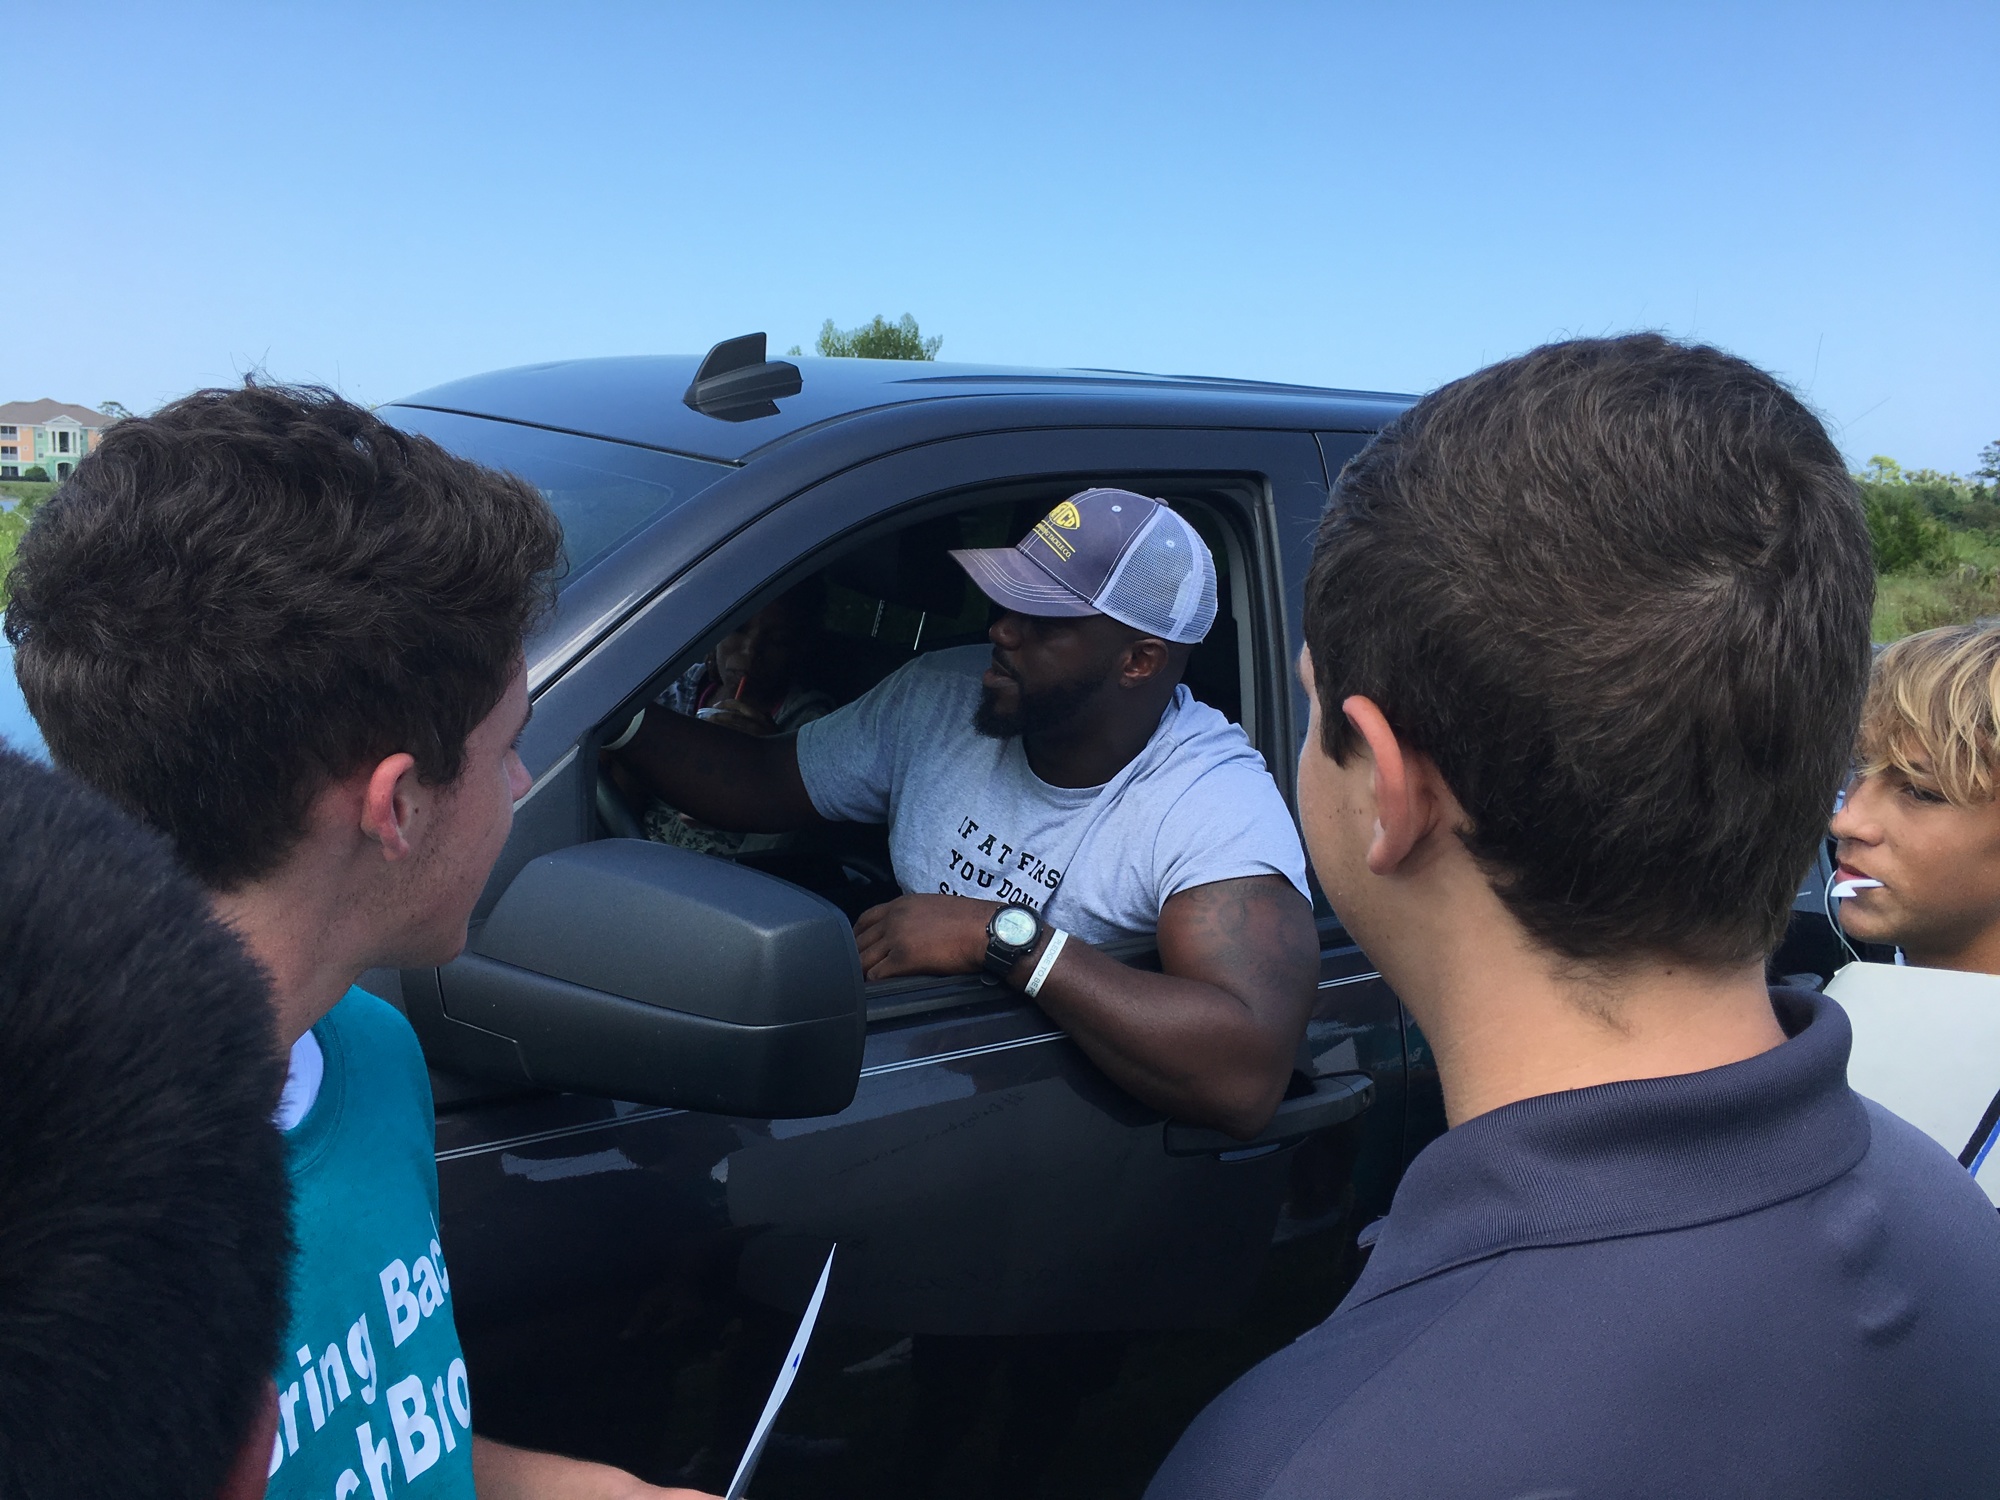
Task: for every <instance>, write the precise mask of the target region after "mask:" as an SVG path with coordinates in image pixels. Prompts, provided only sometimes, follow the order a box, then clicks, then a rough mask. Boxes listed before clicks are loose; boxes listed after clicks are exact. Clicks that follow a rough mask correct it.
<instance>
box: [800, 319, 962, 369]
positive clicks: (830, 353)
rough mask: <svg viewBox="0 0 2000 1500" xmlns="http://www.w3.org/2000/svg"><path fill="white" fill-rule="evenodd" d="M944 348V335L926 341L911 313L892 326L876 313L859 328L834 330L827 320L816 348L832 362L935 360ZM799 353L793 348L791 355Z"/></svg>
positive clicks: (823, 324)
mask: <svg viewBox="0 0 2000 1500" xmlns="http://www.w3.org/2000/svg"><path fill="white" fill-rule="evenodd" d="M943 347H944V336H943V335H942V334H940V335H938V336H936V337H934V338H925V337H924V336H923V334H921V333H920V332H918V331H917V320H916V319H915V318H913V317H911V316H910V315H909V314H908V313H904V314H903V316H902V317H900V318H898V319H897V320H896V321H895V322H893V323H891V322H890V321H889V320H888V319H886V318H884V317H883V316H882V315H881V314H880V313H877V314H875V316H874V317H872V318H870V319H869V320H868V321H867V322H866V323H863V324H862V325H861V326H860V327H859V328H835V327H834V326H833V319H831V318H828V319H827V320H826V322H824V323H822V324H821V325H820V330H819V342H818V343H817V344H816V345H815V348H817V350H818V351H819V353H820V354H821V355H823V356H825V357H827V358H829V359H936V358H937V352H938V350H939V349H941V348H943ZM798 352H799V350H798V347H797V345H794V346H793V347H792V353H794V354H797V353H798Z"/></svg>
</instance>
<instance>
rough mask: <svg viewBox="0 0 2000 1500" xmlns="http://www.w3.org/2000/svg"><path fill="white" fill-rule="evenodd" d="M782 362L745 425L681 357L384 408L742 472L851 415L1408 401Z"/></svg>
mask: <svg viewBox="0 0 2000 1500" xmlns="http://www.w3.org/2000/svg"><path fill="white" fill-rule="evenodd" d="M791 362H792V363H794V364H796V365H797V366H798V367H799V370H800V372H801V375H802V377H803V379H802V385H801V389H800V391H799V393H798V394H797V395H796V396H788V397H784V398H782V399H781V400H780V401H779V402H778V411H777V414H776V415H774V416H764V417H754V418H751V419H750V420H748V421H734V422H732V421H725V420H722V419H720V418H717V417H711V416H704V415H703V414H702V413H700V412H697V411H694V410H693V409H691V408H690V407H688V406H687V405H686V404H685V403H684V402H683V400H682V397H683V395H684V394H685V393H686V391H687V388H688V385H689V383H690V382H691V381H692V380H693V379H694V374H695V370H696V368H697V367H698V366H699V365H700V363H701V359H700V357H699V356H696V355H691V354H666V355H632V356H626V357H623V358H612V359H571V360H557V361H554V362H551V363H547V364H536V365H520V366H517V367H515V368H513V369H509V370H496V371H493V372H491V373H489V374H484V375H474V376H470V377H468V378H466V379H463V380H454V381H450V382H447V383H446V384H444V385H439V386H433V387H431V388H430V389H429V390H427V391H420V392H418V393H417V394H415V395H412V396H405V397H403V398H402V399H401V400H400V401H396V402H393V403H391V404H392V405H395V406H414V407H426V408H430V409H432V410H437V411H449V412H460V413H463V414H465V415H467V416H476V417H494V418H498V419H500V420H503V421H510V422H523V423H527V424H529V425H531V426H536V427H548V428H552V429H555V430H557V431H562V432H574V433H580V434H583V435H585V436H589V437H602V438H610V439H612V440H614V441H617V442H623V443H637V444H641V445H643V446H645V447H649V448H660V449H665V450H667V451H669V452H674V453H686V454H691V455H693V456H695V457H699V458H710V459H719V460H721V461H723V462H725V463H742V462H745V461H746V460H748V459H749V458H750V457H752V456H753V455H754V454H756V453H757V451H758V450H759V449H762V448H766V447H769V446H770V445H771V444H773V443H777V442H781V441H784V440H785V439H788V438H791V437H794V436H796V435H797V434H799V433H801V432H803V431H806V430H807V429H810V428H815V427H820V426H823V425H825V424H827V423H830V422H838V421H840V420H841V419H843V418H846V417H851V416H854V415H857V414H858V413H861V412H866V411H877V410H880V409H882V408H884V407H890V406H900V405H906V404H910V403H915V402H923V401H935V400H940V399H944V398H951V397H957V398H965V397H985V398H1004V397H1008V396H1013V397H1038V398H1042V400H1043V401H1046V399H1047V398H1048V397H1050V396H1055V395H1062V396H1065V397H1076V398H1083V401H1082V403H1081V404H1082V405H1086V406H1088V405H1102V406H1104V407H1106V408H1107V410H1106V413H1105V415H1106V416H1107V417H1109V416H1112V415H1113V413H1114V412H1116V413H1117V414H1119V415H1121V416H1126V417H1130V416H1133V415H1136V414H1137V412H1136V410H1135V409H1144V410H1145V411H1147V412H1149V413H1151V414H1152V415H1154V416H1155V417H1156V418H1158V419H1167V420H1171V419H1173V418H1174V417H1175V416H1176V415H1184V416H1185V417H1186V418H1187V419H1188V420H1189V422H1190V423H1191V424H1193V425H1204V426H1206V425H1212V424H1213V422H1214V416H1215V410H1216V407H1217V406H1218V404H1219V405H1222V406H1226V407H1228V408H1230V409H1231V412H1232V415H1231V418H1230V423H1229V425H1232V426H1233V425H1243V426H1265V425H1269V426H1282V427H1300V428H1314V427H1320V428H1326V429H1329V430H1358V431H1372V430H1374V429H1376V428H1378V427H1380V426H1381V425H1382V424H1383V423H1384V422H1386V421H1387V420H1389V419H1390V418H1391V417H1393V416H1394V415H1395V414H1396V413H1397V412H1399V411H1401V410H1402V409H1403V408H1404V407H1406V406H1408V405H1409V404H1410V401H1411V399H1412V398H1411V397H1409V396H1404V395H1397V394H1394V393H1390V392H1381V391H1347V390H1334V389H1329V388H1325V387H1320V386H1306V385H1282V384H1277V383H1274V382H1271V381H1257V380H1230V379H1217V378H1211V377H1207V376H1199V375H1152V374H1144V373H1140V372H1136V371H1130V370H1089V369H1074V370H1064V369H1034V368H1027V367H1011V366H1006V365H980V364H940V363H934V362H929V361H925V362H922V363H918V362H915V361H910V360H893V359H819V358H813V357H809V356H808V357H793V358H792V361H791ZM1093 396H1096V397H1101V398H1109V399H1105V400H1102V401H1096V402H1094V401H1091V400H1090V399H1089V398H1091V397H1093ZM1121 398H1122V399H1121ZM1134 398H1139V399H1137V400H1136V401H1135V400H1134ZM1218 398H1220V400H1218ZM1079 415H1082V413H1081V412H1079ZM1204 419H1205V420H1204Z"/></svg>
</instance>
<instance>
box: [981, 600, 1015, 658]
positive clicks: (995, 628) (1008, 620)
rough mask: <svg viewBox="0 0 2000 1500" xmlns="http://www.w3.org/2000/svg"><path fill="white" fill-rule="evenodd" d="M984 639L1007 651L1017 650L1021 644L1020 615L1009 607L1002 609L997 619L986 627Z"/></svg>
mask: <svg viewBox="0 0 2000 1500" xmlns="http://www.w3.org/2000/svg"><path fill="white" fill-rule="evenodd" d="M986 639H987V640H989V641H991V642H992V643H993V644H994V645H996V646H1005V647H1006V648H1007V649H1008V650H1009V651H1013V650H1017V649H1018V648H1019V647H1020V644H1021V617H1020V616H1019V615H1017V614H1015V613H1014V612H1013V611H1012V610H1011V609H1010V610H1006V611H1003V612H1002V614H1001V616H1000V618H999V619H997V620H995V621H994V622H993V623H992V624H991V625H988V626H987V627H986Z"/></svg>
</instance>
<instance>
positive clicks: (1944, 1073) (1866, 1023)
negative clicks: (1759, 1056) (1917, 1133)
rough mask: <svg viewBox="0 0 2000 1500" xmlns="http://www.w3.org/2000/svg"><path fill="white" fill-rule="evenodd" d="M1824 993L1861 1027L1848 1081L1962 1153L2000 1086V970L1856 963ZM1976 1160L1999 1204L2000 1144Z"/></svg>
mask: <svg viewBox="0 0 2000 1500" xmlns="http://www.w3.org/2000/svg"><path fill="white" fill-rule="evenodd" d="M1826 993H1827V994H1828V996H1829V997H1831V998H1832V999H1834V1000H1837V1001H1838V1002H1839V1003H1840V1008H1841V1009H1842V1010H1844V1011H1846V1012H1847V1019H1848V1021H1849V1022H1850V1023H1852V1025H1853V1027H1854V1052H1853V1055H1852V1056H1851V1057H1850V1058H1849V1059H1848V1063H1847V1082H1848V1084H1849V1086H1850V1087H1852V1088H1853V1090H1854V1091H1855V1092H1856V1093H1857V1094H1864V1095H1866V1096H1867V1097H1868V1098H1870V1099H1873V1100H1874V1101H1875V1102H1876V1103H1877V1104H1880V1105H1882V1106H1884V1107H1885V1108H1887V1109H1889V1110H1891V1111H1893V1112H1894V1113H1896V1114H1899V1115H1901V1116H1902V1117H1903V1118H1904V1119H1905V1120H1908V1121H1909V1122H1910V1123H1911V1124H1912V1125H1914V1126H1916V1127H1917V1129H1919V1130H1921V1131H1922V1132H1923V1133H1924V1134H1925V1135H1927V1136H1929V1137H1930V1138H1931V1139H1932V1140H1934V1141H1936V1142H1937V1143H1938V1144H1939V1145H1941V1146H1943V1147H1944V1148H1945V1150H1947V1151H1949V1152H1950V1153H1951V1154H1952V1155H1953V1156H1958V1155H1960V1154H1961V1153H1962V1152H1963V1151H1964V1150H1965V1149H1966V1147H1967V1145H1968V1143H1970V1142H1971V1141H1972V1137H1973V1135H1974V1133H1975V1132H1977V1131H1978V1130H1979V1127H1980V1123H1981V1122H1982V1121H1983V1120H1984V1119H1985V1117H1986V1112H1987V1108H1988V1106H1990V1105H1991V1104H1992V1103H1993V1100H1994V1096H1995V1095H1996V1094H2000V975H1996V974H1968V973H1964V972H1962V971H1961V970H1958V969H1917V968H1910V967H1907V966H1905V965H1902V964H1863V963H1856V964H1849V965H1848V966H1847V967H1846V968H1844V969H1842V970H1841V971H1840V972H1839V973H1838V974H1836V975H1834V976H1833V979H1832V981H1831V982H1830V983H1829V984H1828V985H1827V987H1826ZM1979 1167H1980V1170H1978V1171H1975V1173H1974V1176H1975V1177H1976V1178H1978V1179H1979V1185H1980V1186H1981V1187H1983V1188H1985V1189H1986V1196H1987V1197H1989V1198H1991V1199H1993V1201H1994V1202H1995V1203H2000V1150H1996V1151H1995V1152H1994V1153H1993V1156H1992V1158H1991V1159H1989V1160H1988V1161H1985V1162H1981V1163H1980V1164H1979Z"/></svg>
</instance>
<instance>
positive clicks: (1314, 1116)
mask: <svg viewBox="0 0 2000 1500" xmlns="http://www.w3.org/2000/svg"><path fill="white" fill-rule="evenodd" d="M1304 1078H1305V1075H1303V1074H1298V1075H1295V1076H1294V1078H1293V1090H1292V1091H1290V1097H1287V1098H1285V1099H1282V1100H1280V1101H1279V1102H1278V1109H1277V1113H1275V1114H1273V1115H1272V1116H1271V1123H1270V1124H1268V1125H1266V1126H1265V1127H1264V1128H1263V1129H1262V1130H1260V1131H1259V1132H1257V1134H1256V1135H1254V1136H1252V1137H1251V1138H1250V1139H1249V1140H1247V1141H1239V1140H1237V1139H1236V1137H1235V1136H1233V1135H1225V1134H1224V1133H1223V1132H1222V1131H1220V1130H1210V1129H1209V1128H1208V1127H1207V1126H1205V1125H1184V1124H1182V1123H1180V1122H1179V1121H1178V1120H1169V1121H1167V1127H1166V1136H1165V1144H1166V1148H1167V1155H1169V1156H1219V1155H1221V1154H1222V1153H1224V1152H1230V1153H1234V1152H1238V1151H1256V1152H1258V1154H1259V1155H1262V1154H1263V1152H1262V1151H1261V1150H1260V1148H1261V1147H1265V1146H1282V1145H1285V1144H1286V1143H1288V1142H1290V1141H1296V1140H1301V1139H1303V1138H1304V1137H1306V1136H1309V1135H1311V1134H1313V1133H1314V1132H1315V1131H1319V1130H1326V1129H1329V1128H1330V1127H1332V1126H1335V1125H1340V1124H1344V1123H1345V1122H1347V1121H1349V1120H1351V1119H1353V1118H1354V1117H1355V1116H1356V1115H1358V1114H1360V1113H1361V1111H1363V1110H1364V1109H1366V1108H1368V1106H1369V1105H1371V1104H1373V1103H1374V1102H1375V1080H1374V1079H1372V1078H1370V1077H1369V1076H1368V1075H1367V1074H1366V1073H1330V1074H1328V1075H1327V1076H1326V1077H1324V1078H1314V1079H1310V1080H1305V1081H1306V1083H1307V1087H1305V1088H1304V1089H1302V1090H1301V1089H1299V1088H1298V1084H1299V1083H1300V1081H1301V1080H1304Z"/></svg>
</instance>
